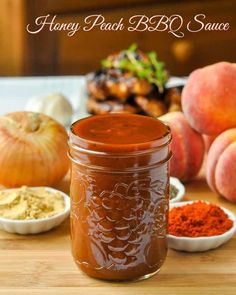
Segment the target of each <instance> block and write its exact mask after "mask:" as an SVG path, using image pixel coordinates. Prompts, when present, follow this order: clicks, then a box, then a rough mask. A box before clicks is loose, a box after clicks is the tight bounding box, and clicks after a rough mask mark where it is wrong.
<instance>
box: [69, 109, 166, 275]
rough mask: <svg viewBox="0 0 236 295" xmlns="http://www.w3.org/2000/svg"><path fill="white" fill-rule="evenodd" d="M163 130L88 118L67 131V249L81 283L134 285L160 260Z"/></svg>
mask: <svg viewBox="0 0 236 295" xmlns="http://www.w3.org/2000/svg"><path fill="white" fill-rule="evenodd" d="M170 140H171V134H170V129H169V127H167V126H166V125H165V124H163V123H162V122H161V121H159V120H157V119H154V118H151V117H145V116H141V115H131V114H110V115H99V116H91V117H88V118H85V119H82V120H79V121H77V122H75V123H74V124H73V125H72V126H71V129H70V136H69V155H70V158H71V162H72V170H71V190H70V191H71V215H70V222H71V241H72V253H73V256H74V259H75V262H76V263H77V265H78V266H79V267H80V268H81V269H82V270H83V271H84V272H85V273H86V274H88V275H89V276H91V277H95V278H99V279H104V280H112V281H127V280H139V279H144V278H148V277H150V276H152V275H153V274H155V273H156V272H158V270H159V269H160V267H161V265H162V264H163V262H164V260H165V258H166V254H167V240H166V231H167V221H168V204H169V165H168V161H169V159H170V156H171V154H170V151H169V143H170Z"/></svg>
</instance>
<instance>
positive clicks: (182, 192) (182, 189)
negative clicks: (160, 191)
mask: <svg viewBox="0 0 236 295" xmlns="http://www.w3.org/2000/svg"><path fill="white" fill-rule="evenodd" d="M170 184H172V185H173V186H175V187H176V188H177V190H178V193H177V195H176V197H175V198H173V199H170V203H175V202H179V201H181V200H182V199H183V197H184V195H185V187H184V185H183V184H182V182H180V181H179V179H178V178H175V177H170Z"/></svg>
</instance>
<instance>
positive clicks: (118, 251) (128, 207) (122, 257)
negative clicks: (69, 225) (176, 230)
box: [71, 173, 168, 270]
mask: <svg viewBox="0 0 236 295" xmlns="http://www.w3.org/2000/svg"><path fill="white" fill-rule="evenodd" d="M77 176H78V177H79V179H78V181H80V183H81V185H83V186H84V187H85V188H86V190H85V189H84V190H83V191H84V194H83V195H81V198H80V199H79V201H78V200H77V201H74V200H73V199H72V201H71V218H72V219H74V222H80V223H83V224H85V226H86V231H84V233H82V234H85V232H86V233H87V235H88V236H89V240H90V247H91V251H92V253H93V255H94V257H93V258H94V259H95V260H96V265H97V266H96V267H94V266H93V267H92V268H93V269H96V270H99V269H102V268H106V269H112V270H121V269H123V268H124V267H125V268H127V267H134V266H136V265H138V264H140V263H143V264H145V265H147V266H148V267H150V268H153V267H155V265H157V264H159V263H160V261H159V259H156V260H155V257H154V258H153V257H152V259H150V256H151V255H152V256H153V247H157V248H158V241H159V240H160V239H164V238H165V236H166V217H167V211H168V199H167V198H166V197H165V195H167V193H166V190H167V183H164V182H162V181H160V180H152V178H151V177H150V176H147V177H145V178H139V179H136V180H133V181H131V182H130V183H128V177H127V183H124V182H118V183H115V184H114V185H113V187H112V189H111V190H101V189H100V190H99V189H98V185H97V184H96V181H95V178H93V177H92V175H88V174H86V175H85V174H81V173H79V175H77ZM72 197H73V196H72ZM155 245H156V246H155ZM77 263H78V264H83V265H84V266H86V267H90V265H89V262H88V261H83V260H81V259H77Z"/></svg>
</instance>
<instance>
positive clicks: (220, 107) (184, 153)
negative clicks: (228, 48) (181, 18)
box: [160, 62, 236, 202]
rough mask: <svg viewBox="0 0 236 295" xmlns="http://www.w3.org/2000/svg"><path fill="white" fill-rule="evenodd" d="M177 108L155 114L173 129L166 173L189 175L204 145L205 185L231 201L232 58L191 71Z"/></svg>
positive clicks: (235, 163) (235, 194)
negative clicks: (179, 108) (178, 108)
mask: <svg viewBox="0 0 236 295" xmlns="http://www.w3.org/2000/svg"><path fill="white" fill-rule="evenodd" d="M182 109H183V113H181V112H174V113H168V114H166V115H164V116H162V117H161V118H160V119H161V120H163V121H165V122H167V123H168V124H169V125H170V128H171V131H172V137H173V140H172V144H171V149H172V152H173V157H172V159H171V163H170V170H171V175H172V176H175V177H178V178H180V179H181V180H182V181H188V180H190V179H192V178H194V177H195V176H196V175H197V174H198V172H199V170H200V168H201V166H202V162H203V158H204V154H205V150H206V151H207V152H208V153H207V159H206V178H207V182H208V184H209V186H210V188H211V189H212V190H214V191H215V192H216V193H218V194H220V195H222V196H224V197H225V198H227V199H228V200H230V201H233V202H236V64H232V63H228V62H220V63H216V64H213V65H210V66H207V67H204V68H201V69H197V70H195V71H194V72H192V73H191V74H190V76H189V79H188V81H187V83H186V85H185V87H184V90H183V93H182Z"/></svg>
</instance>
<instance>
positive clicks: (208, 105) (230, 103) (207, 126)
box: [181, 62, 236, 135]
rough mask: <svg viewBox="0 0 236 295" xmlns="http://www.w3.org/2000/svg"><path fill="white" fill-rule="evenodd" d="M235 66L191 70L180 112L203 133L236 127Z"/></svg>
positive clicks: (212, 133)
mask: <svg viewBox="0 0 236 295" xmlns="http://www.w3.org/2000/svg"><path fill="white" fill-rule="evenodd" d="M235 81H236V64H233V63H229V62H219V63H216V64H213V65H209V66H207V67H204V68H201V69H197V70H195V71H193V72H192V73H191V74H190V76H189V79H188V81H187V83H186V85H185V87H184V89H183V92H182V101H181V102H182V109H183V112H184V114H185V116H186V118H187V120H188V121H189V123H190V125H191V126H192V127H193V128H194V129H195V130H197V131H198V132H200V133H202V134H207V135H218V134H220V133H221V132H222V131H224V130H226V129H229V128H232V127H236V83H235Z"/></svg>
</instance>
